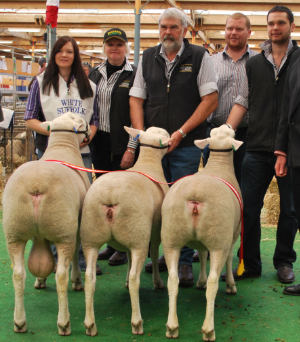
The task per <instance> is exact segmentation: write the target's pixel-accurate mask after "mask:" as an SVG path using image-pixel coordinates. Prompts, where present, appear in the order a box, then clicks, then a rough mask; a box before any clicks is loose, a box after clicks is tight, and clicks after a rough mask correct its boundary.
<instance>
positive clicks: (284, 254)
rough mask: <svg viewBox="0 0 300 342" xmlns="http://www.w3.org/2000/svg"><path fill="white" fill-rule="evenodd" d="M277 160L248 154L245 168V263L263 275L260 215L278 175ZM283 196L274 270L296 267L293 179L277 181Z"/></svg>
mask: <svg viewBox="0 0 300 342" xmlns="http://www.w3.org/2000/svg"><path fill="white" fill-rule="evenodd" d="M275 162H276V157H275V156H274V154H273V153H268V152H246V154H245V158H244V161H243V164H242V187H241V190H242V196H243V202H244V263H245V269H246V270H247V271H250V272H253V273H261V268H262V265H261V257H260V238H261V225H260V213H261V209H262V207H263V204H264V202H263V200H264V196H265V194H266V191H267V189H268V186H269V184H270V182H271V180H272V178H273V176H274V175H275V170H274V166H275ZM277 182H278V188H279V194H280V215H279V220H278V225H277V234H276V247H275V252H274V256H273V265H274V267H275V269H277V268H278V267H279V266H284V265H285V266H289V267H293V262H295V261H296V252H295V251H294V249H293V245H294V240H295V235H296V233H297V229H298V222H297V219H296V214H295V209H294V203H293V196H292V187H291V179H290V175H289V173H288V175H287V176H285V177H277Z"/></svg>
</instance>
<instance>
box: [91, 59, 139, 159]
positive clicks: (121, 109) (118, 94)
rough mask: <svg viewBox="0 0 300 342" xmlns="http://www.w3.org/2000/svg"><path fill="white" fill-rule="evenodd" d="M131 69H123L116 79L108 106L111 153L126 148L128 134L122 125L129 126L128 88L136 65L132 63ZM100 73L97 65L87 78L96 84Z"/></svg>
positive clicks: (121, 151)
mask: <svg viewBox="0 0 300 342" xmlns="http://www.w3.org/2000/svg"><path fill="white" fill-rule="evenodd" d="M132 69H133V71H127V70H123V72H122V73H121V74H120V76H119V78H118V79H117V81H116V83H115V85H114V87H113V90H112V94H111V106H110V112H109V115H110V140H111V151H112V153H113V154H123V153H124V152H125V151H126V149H127V144H128V140H129V135H128V133H127V132H126V131H125V129H124V126H128V127H130V126H131V121H130V111H129V90H130V88H131V87H132V85H133V81H134V77H135V73H136V67H135V66H133V65H132ZM101 77H102V75H101V74H100V72H99V71H98V66H97V67H94V68H93V69H92V70H91V71H90V73H89V79H90V80H91V81H92V82H94V83H95V84H96V85H98V83H99V81H100V78H101Z"/></svg>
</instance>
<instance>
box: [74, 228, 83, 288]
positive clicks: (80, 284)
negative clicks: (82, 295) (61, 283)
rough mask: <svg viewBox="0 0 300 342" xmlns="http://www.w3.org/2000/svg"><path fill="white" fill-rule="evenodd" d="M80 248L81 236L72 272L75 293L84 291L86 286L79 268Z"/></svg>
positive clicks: (77, 244) (78, 240)
mask: <svg viewBox="0 0 300 342" xmlns="http://www.w3.org/2000/svg"><path fill="white" fill-rule="evenodd" d="M78 232H79V230H78ZM79 246H80V239H79V235H77V241H76V249H75V252H74V255H73V259H72V271H71V282H72V289H73V290H74V291H83V290H84V285H83V282H82V279H81V271H80V268H79Z"/></svg>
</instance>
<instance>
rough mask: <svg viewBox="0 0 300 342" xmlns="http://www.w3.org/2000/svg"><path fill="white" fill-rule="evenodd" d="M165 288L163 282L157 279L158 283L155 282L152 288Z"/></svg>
mask: <svg viewBox="0 0 300 342" xmlns="http://www.w3.org/2000/svg"><path fill="white" fill-rule="evenodd" d="M164 287H165V285H164V282H163V281H162V279H159V281H156V282H155V283H154V288H155V289H158V290H159V289H163V288H164Z"/></svg>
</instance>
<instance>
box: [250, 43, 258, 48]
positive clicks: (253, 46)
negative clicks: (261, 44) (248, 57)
mask: <svg viewBox="0 0 300 342" xmlns="http://www.w3.org/2000/svg"><path fill="white" fill-rule="evenodd" d="M248 46H249V47H251V48H255V47H256V45H255V44H248Z"/></svg>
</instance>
